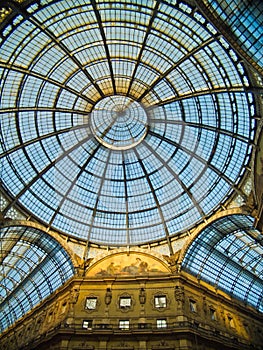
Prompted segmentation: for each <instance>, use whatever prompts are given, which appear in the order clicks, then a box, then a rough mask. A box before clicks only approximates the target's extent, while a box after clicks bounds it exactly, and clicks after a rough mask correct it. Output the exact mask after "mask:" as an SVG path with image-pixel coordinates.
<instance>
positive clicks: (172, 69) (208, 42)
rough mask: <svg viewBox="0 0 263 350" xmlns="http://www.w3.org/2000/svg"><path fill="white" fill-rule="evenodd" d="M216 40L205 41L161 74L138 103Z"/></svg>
mask: <svg viewBox="0 0 263 350" xmlns="http://www.w3.org/2000/svg"><path fill="white" fill-rule="evenodd" d="M215 40H216V38H215V37H211V38H209V39H207V40H206V41H204V42H203V43H202V44H201V45H199V46H197V47H195V48H194V49H193V50H192V51H190V52H188V53H187V54H186V55H184V57H182V58H181V59H180V60H179V61H177V62H176V63H175V64H173V65H172V66H171V67H170V68H169V69H167V71H166V72H164V73H163V74H160V75H159V77H158V78H157V79H155V80H154V81H153V83H152V84H151V86H149V87H148V89H146V90H145V91H144V92H143V93H142V94H141V96H140V97H139V98H138V99H137V101H141V100H142V99H143V98H144V97H145V96H146V95H147V94H148V93H149V92H150V91H151V90H153V89H154V88H155V86H156V85H157V84H159V83H160V82H161V81H162V80H163V79H165V78H166V77H167V76H168V75H169V74H170V73H172V72H173V71H174V70H175V69H176V68H177V67H178V66H179V65H180V64H182V63H183V62H185V61H186V60H188V59H189V58H190V57H191V56H193V55H194V54H196V53H197V52H198V51H200V50H202V49H203V48H204V47H206V46H208V45H209V44H211V43H212V42H214V41H215Z"/></svg>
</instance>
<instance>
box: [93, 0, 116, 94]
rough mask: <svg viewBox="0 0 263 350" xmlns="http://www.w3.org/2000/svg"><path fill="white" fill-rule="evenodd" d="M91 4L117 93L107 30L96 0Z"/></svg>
mask: <svg viewBox="0 0 263 350" xmlns="http://www.w3.org/2000/svg"><path fill="white" fill-rule="evenodd" d="M91 5H92V8H93V11H94V13H95V16H96V19H97V22H98V25H99V29H100V35H101V37H102V41H103V45H104V49H105V52H106V56H107V61H108V65H109V69H110V75H111V82H112V87H113V93H114V95H116V83H115V78H114V72H113V67H112V63H111V57H110V51H109V47H108V44H107V38H106V35H105V31H104V28H103V24H102V20H101V15H100V12H99V10H98V8H97V4H96V1H95V0H91Z"/></svg>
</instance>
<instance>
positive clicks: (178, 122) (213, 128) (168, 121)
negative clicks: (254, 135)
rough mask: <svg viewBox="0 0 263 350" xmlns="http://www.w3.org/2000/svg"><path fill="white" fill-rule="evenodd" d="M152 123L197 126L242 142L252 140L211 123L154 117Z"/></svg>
mask: <svg viewBox="0 0 263 350" xmlns="http://www.w3.org/2000/svg"><path fill="white" fill-rule="evenodd" d="M153 123H160V124H173V125H181V126H189V127H193V128H197V129H200V128H201V129H205V130H209V131H213V132H215V133H219V134H222V135H226V136H229V137H231V138H235V139H237V140H239V141H242V142H247V143H251V142H252V141H251V140H250V139H249V138H248V137H245V136H242V135H239V134H237V133H235V132H234V131H229V130H226V129H220V128H219V127H216V126H211V125H205V124H199V123H193V122H186V121H183V120H171V119H154V120H153Z"/></svg>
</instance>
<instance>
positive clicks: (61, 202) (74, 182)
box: [48, 144, 101, 227]
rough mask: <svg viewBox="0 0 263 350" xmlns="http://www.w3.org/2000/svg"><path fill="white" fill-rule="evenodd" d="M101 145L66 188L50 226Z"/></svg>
mask: <svg viewBox="0 0 263 350" xmlns="http://www.w3.org/2000/svg"><path fill="white" fill-rule="evenodd" d="M100 147H101V145H100V144H98V146H97V147H96V148H95V149H94V150H93V152H92V153H91V154H90V155H89V157H88V159H87V160H86V162H85V163H84V164H83V165H82V166H81V168H80V171H79V172H78V174H77V175H76V176H75V178H74V179H71V184H70V186H69V188H68V189H67V190H66V189H65V193H64V194H63V197H62V199H61V201H60V202H59V204H58V206H57V209H56V210H55V212H54V214H53V215H52V218H51V219H50V221H49V224H48V226H49V227H51V226H52V224H53V221H54V220H55V217H56V215H57V214H58V212H59V211H60V209H61V207H62V206H63V203H64V202H65V200H66V199H67V197H68V195H69V193H70V192H71V191H72V189H73V187H74V186H75V185H76V182H77V180H78V179H79V178H80V176H81V174H82V173H83V171H84V170H85V168H86V166H87V165H88V164H89V162H90V161H91V160H92V159H93V157H94V156H95V154H96V153H97V151H98V150H99V148H100Z"/></svg>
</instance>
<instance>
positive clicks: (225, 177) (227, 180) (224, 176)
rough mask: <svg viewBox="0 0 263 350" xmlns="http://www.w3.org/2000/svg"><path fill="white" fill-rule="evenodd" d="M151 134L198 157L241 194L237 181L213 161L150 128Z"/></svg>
mask: <svg viewBox="0 0 263 350" xmlns="http://www.w3.org/2000/svg"><path fill="white" fill-rule="evenodd" d="M148 132H149V134H150V135H152V136H155V137H156V138H158V139H160V140H162V141H164V142H167V143H169V144H170V145H173V146H174V147H176V148H178V149H180V150H182V151H184V152H185V153H187V154H188V155H190V156H191V157H194V158H195V159H197V160H198V161H199V162H201V163H202V164H204V165H205V166H206V167H208V168H210V169H211V170H212V171H213V172H214V173H216V174H217V175H218V176H219V177H220V178H222V179H223V180H225V181H226V183H228V184H229V185H230V186H231V187H232V189H233V190H234V191H235V192H237V193H238V194H240V192H241V191H240V190H239V189H238V188H236V186H235V182H233V181H232V180H231V179H230V178H229V177H227V176H226V175H225V173H223V172H221V171H220V170H219V169H217V168H216V167H215V166H213V165H212V164H211V163H209V162H208V161H207V160H205V159H203V158H202V157H200V156H199V155H198V154H196V153H193V152H192V151H190V150H188V149H187V148H186V147H184V146H183V145H182V144H179V143H178V142H176V141H173V140H170V139H168V138H167V137H164V136H162V135H159V134H157V133H156V132H154V131H152V130H149V131H148Z"/></svg>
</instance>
